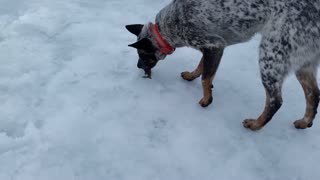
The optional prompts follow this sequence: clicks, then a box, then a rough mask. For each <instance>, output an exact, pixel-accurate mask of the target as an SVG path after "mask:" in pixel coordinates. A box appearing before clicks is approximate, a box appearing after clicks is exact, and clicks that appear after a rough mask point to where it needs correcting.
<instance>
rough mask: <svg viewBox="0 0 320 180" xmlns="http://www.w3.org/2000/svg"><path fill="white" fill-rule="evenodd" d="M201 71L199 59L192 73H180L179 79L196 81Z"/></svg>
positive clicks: (201, 62)
mask: <svg viewBox="0 0 320 180" xmlns="http://www.w3.org/2000/svg"><path fill="white" fill-rule="evenodd" d="M202 70H203V58H202V59H201V61H200V63H199V65H198V67H197V69H195V70H194V71H192V72H188V71H185V72H182V73H181V77H182V78H183V79H184V80H187V81H193V80H195V79H197V78H198V77H200V76H201V74H202Z"/></svg>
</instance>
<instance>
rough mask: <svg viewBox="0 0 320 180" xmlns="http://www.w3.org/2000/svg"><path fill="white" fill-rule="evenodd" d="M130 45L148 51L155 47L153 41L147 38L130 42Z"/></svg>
mask: <svg viewBox="0 0 320 180" xmlns="http://www.w3.org/2000/svg"><path fill="white" fill-rule="evenodd" d="M129 46H130V47H133V48H136V49H142V50H145V51H147V52H152V51H153V50H154V48H153V46H152V42H151V41H150V40H149V39H147V38H143V39H141V40H140V41H138V42H136V43H133V44H130V45H129Z"/></svg>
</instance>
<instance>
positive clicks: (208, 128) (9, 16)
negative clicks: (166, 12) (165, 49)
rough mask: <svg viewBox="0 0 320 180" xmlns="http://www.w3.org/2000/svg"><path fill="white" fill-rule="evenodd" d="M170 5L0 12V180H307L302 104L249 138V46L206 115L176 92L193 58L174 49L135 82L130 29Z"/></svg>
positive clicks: (308, 140) (308, 142)
mask: <svg viewBox="0 0 320 180" xmlns="http://www.w3.org/2000/svg"><path fill="white" fill-rule="evenodd" d="M168 2H170V0H157V1H150V0H134V1H132V0H91V1H88V0H0V63H1V64H0V180H212V179H219V180H224V179H225V180H230V179H236V180H240V179H245V180H257V179H259V180H283V179H284V180H316V179H319V178H320V171H319V162H320V143H319V142H320V123H319V122H318V121H319V118H318V119H316V121H315V124H314V127H313V128H311V129H310V130H306V131H299V130H296V129H294V127H293V125H292V123H293V121H294V120H296V119H298V118H301V117H302V115H303V113H304V107H305V105H304V104H305V103H304V96H303V92H302V90H301V88H300V85H299V84H298V82H297V80H295V78H294V77H292V76H291V77H290V78H288V80H287V81H286V84H285V86H284V89H283V93H284V105H283V107H282V109H281V110H280V111H279V112H278V114H277V115H276V116H275V117H274V119H273V121H271V123H270V124H268V126H267V127H266V128H265V129H263V130H262V131H260V132H255V133H253V132H250V131H248V130H246V129H244V128H243V127H242V124H241V122H242V120H243V119H245V118H248V117H256V116H258V115H259V113H260V111H261V110H262V108H263V105H264V90H263V87H262V85H261V83H260V77H259V72H258V64H257V56H258V52H257V47H258V43H259V36H256V37H254V38H253V40H252V41H250V42H249V43H245V44H240V45H237V46H233V47H230V48H228V49H227V51H226V53H225V55H224V57H223V61H222V65H221V67H220V69H219V72H218V74H217V77H216V80H215V92H214V94H215V97H214V103H213V104H212V105H211V106H210V107H208V108H206V109H203V108H201V107H199V105H198V104H197V103H198V101H199V100H200V99H201V97H202V90H201V84H200V81H199V80H197V81H195V82H191V83H190V82H185V81H183V80H182V79H181V78H180V72H182V71H185V70H192V69H193V68H194V67H195V66H196V65H197V63H198V61H199V59H200V56H201V54H200V53H199V52H196V51H195V50H192V49H189V48H184V49H179V50H177V51H176V53H175V54H174V55H172V56H170V57H168V58H167V59H166V60H165V61H163V62H161V63H160V64H159V65H158V66H157V68H156V69H155V70H154V74H153V79H152V80H149V79H143V78H141V77H142V75H143V72H142V71H140V70H138V69H137V68H136V63H137V55H136V52H135V50H133V49H129V48H128V47H127V44H129V43H133V42H134V40H135V37H134V36H133V35H131V34H129V33H127V32H126V30H125V28H124V26H125V25H126V24H130V23H145V22H147V21H153V19H154V17H155V15H156V13H157V12H158V11H159V10H160V9H161V7H163V6H164V5H165V4H167V3H168Z"/></svg>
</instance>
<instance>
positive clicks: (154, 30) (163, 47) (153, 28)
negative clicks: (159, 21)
mask: <svg viewBox="0 0 320 180" xmlns="http://www.w3.org/2000/svg"><path fill="white" fill-rule="evenodd" d="M150 32H151V34H152V36H153V38H154V41H155V42H156V43H157V45H158V46H159V48H160V52H161V53H163V54H165V55H170V54H172V53H173V52H174V51H175V48H173V47H171V46H170V45H169V44H168V43H167V41H166V40H164V39H163V37H162V36H161V34H160V33H159V30H158V27H157V25H155V24H151V25H150Z"/></svg>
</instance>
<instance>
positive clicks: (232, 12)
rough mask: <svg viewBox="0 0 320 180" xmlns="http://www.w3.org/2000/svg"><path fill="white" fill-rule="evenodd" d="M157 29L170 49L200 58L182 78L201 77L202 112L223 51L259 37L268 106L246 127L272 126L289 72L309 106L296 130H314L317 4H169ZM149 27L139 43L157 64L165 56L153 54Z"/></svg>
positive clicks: (299, 0) (181, 0) (231, 0)
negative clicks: (143, 43)
mask: <svg viewBox="0 0 320 180" xmlns="http://www.w3.org/2000/svg"><path fill="white" fill-rule="evenodd" d="M156 25H157V26H158V28H159V32H160V34H161V35H162V37H163V38H164V39H165V40H166V41H167V42H168V43H169V44H170V45H171V46H172V47H184V46H189V47H193V48H195V49H198V50H200V51H201V52H202V53H203V58H202V60H201V62H200V64H199V66H198V68H197V69H196V70H194V71H193V72H183V73H182V77H183V78H184V79H186V80H194V79H195V78H197V77H199V76H200V75H201V74H202V84H203V91H204V98H203V99H202V100H201V101H200V104H201V105H202V106H203V107H205V106H208V105H209V104H210V103H211V102H212V92H211V84H212V80H213V78H214V75H215V73H216V70H217V68H218V66H219V63H220V60H221V57H222V54H223V49H224V48H225V47H227V46H229V45H233V44H237V43H241V42H246V41H248V40H249V39H250V38H251V37H252V36H253V35H255V34H256V33H260V34H261V35H262V42H261V45H260V59H259V63H260V70H261V78H262V82H263V85H264V87H265V89H266V94H267V100H266V106H265V109H264V112H263V113H262V114H261V116H260V117H259V118H258V119H256V120H253V119H248V120H245V121H244V126H245V127H246V128H250V129H252V130H258V129H261V128H262V127H263V126H264V125H265V124H267V123H268V122H269V121H270V120H271V118H272V116H273V115H274V114H275V113H276V111H277V110H278V109H279V108H280V106H281V104H282V98H281V87H282V84H283V81H284V78H285V77H286V75H288V74H289V73H290V72H292V71H293V72H295V73H296V76H297V78H298V80H299V81H300V83H301V85H302V87H303V89H304V91H305V95H306V101H307V108H306V113H305V116H304V118H302V119H301V120H298V121H296V122H295V126H296V128H301V129H305V128H308V127H311V126H312V124H313V119H314V118H315V115H316V113H317V107H318V103H319V95H320V92H319V88H318V85H317V82H316V72H317V66H318V64H319V62H320V0H173V1H172V2H171V3H170V4H169V5H168V6H166V7H165V8H164V9H162V10H161V11H160V12H159V13H158V15H157V18H156ZM149 26H150V24H147V25H144V26H143V27H141V30H140V33H139V34H137V35H138V40H141V39H143V38H147V39H148V40H150V41H151V45H152V46H154V47H155V50H154V52H155V53H154V55H155V58H156V59H157V60H159V59H163V58H164V57H165V55H163V54H161V53H159V52H158V51H157V48H156V46H157V44H156V43H155V42H154V38H153V37H152V36H153V35H152V33H150V31H149ZM138 49H139V48H138ZM142 49H143V48H142Z"/></svg>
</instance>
